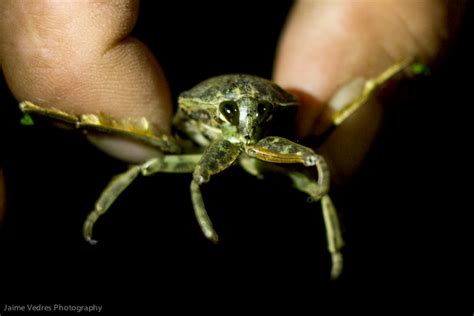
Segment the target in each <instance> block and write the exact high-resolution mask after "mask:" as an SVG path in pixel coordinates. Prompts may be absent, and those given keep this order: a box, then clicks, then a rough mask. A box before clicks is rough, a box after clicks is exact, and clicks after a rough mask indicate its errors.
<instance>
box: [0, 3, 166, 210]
mask: <svg viewBox="0 0 474 316" xmlns="http://www.w3.org/2000/svg"><path fill="white" fill-rule="evenodd" d="M137 8H138V1H136V0H119V1H92V0H91V1H50V0H24V1H15V0H4V1H1V2H0V38H1V42H0V64H1V65H2V70H3V73H4V76H5V78H6V81H7V83H8V85H9V88H10V89H11V91H12V93H13V95H14V96H15V98H16V99H17V100H18V101H22V100H30V101H32V102H34V103H36V104H38V105H41V106H45V107H48V106H54V107H55V108H58V109H61V110H64V111H68V112H71V113H75V114H84V113H97V112H103V113H107V114H108V115H109V116H111V117H114V118H128V117H147V118H148V120H149V121H150V122H151V123H152V124H154V125H155V126H156V127H157V129H158V130H159V131H161V132H165V133H166V132H169V130H170V117H171V114H172V107H171V104H172V102H171V99H170V93H169V89H168V85H167V82H166V79H165V78H164V75H163V73H162V71H161V69H160V66H159V64H158V62H157V61H156V60H155V59H154V57H153V56H152V54H151V53H150V52H149V51H148V49H147V48H146V47H145V46H144V45H143V44H142V43H140V42H139V41H138V40H136V39H134V38H131V37H129V36H128V34H129V32H130V31H131V29H132V28H133V26H134V23H135V19H136V16H137ZM89 138H90V139H91V141H92V142H93V143H95V144H96V145H97V146H99V147H100V148H101V149H102V150H104V151H105V152H107V153H108V154H110V155H112V156H114V157H117V158H120V159H122V160H126V161H130V162H141V161H144V160H146V159H147V158H149V157H150V156H152V155H154V153H155V150H154V149H152V148H149V147H147V146H145V145H139V144H136V143H134V142H130V141H126V140H122V139H119V138H114V137H105V136H97V135H93V136H89ZM3 202H4V184H3V176H2V175H1V173H0V218H1V214H2V210H3V209H4V207H1V206H2V205H3Z"/></svg>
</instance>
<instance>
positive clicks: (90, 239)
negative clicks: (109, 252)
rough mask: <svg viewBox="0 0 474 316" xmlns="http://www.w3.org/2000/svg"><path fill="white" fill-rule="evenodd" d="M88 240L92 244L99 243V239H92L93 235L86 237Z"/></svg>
mask: <svg viewBox="0 0 474 316" xmlns="http://www.w3.org/2000/svg"><path fill="white" fill-rule="evenodd" d="M85 239H86V241H87V242H88V243H89V244H91V245H97V243H98V241H97V240H95V239H92V238H91V237H89V236H87V237H85Z"/></svg>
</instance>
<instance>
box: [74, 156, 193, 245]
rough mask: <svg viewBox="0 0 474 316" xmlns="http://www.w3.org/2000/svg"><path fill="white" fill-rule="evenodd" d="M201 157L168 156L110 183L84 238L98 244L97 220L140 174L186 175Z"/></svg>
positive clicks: (135, 168) (85, 231) (123, 174)
mask: <svg viewBox="0 0 474 316" xmlns="http://www.w3.org/2000/svg"><path fill="white" fill-rule="evenodd" d="M200 157H201V155H200V154H195V155H166V156H163V157H159V158H153V159H150V160H148V161H147V162H145V163H144V164H142V165H136V166H132V167H130V168H129V169H128V170H127V171H125V172H124V173H121V174H119V175H117V176H115V177H114V178H112V180H111V181H110V182H109V184H108V185H107V187H106V188H105V190H104V191H103V192H102V194H101V195H100V197H99V199H98V200H97V202H96V204H95V208H94V210H93V211H92V212H90V213H89V215H88V216H87V219H86V221H85V222H84V228H83V234H84V238H85V239H86V240H87V241H88V242H89V243H91V244H95V243H97V241H95V240H93V239H92V229H93V227H94V224H95V222H96V221H97V219H98V218H99V217H100V216H101V215H103V214H104V213H105V212H107V210H108V209H109V208H110V206H111V205H112V203H113V202H114V201H115V200H116V199H117V198H118V196H119V195H120V194H121V193H122V192H123V191H124V190H125V189H126V188H127V187H128V186H129V185H130V184H131V183H132V182H133V180H135V179H136V177H137V176H138V175H139V174H142V175H143V176H149V175H152V174H154V173H157V172H169V173H186V172H192V171H193V170H194V168H195V167H196V165H197V163H198V161H199V159H200Z"/></svg>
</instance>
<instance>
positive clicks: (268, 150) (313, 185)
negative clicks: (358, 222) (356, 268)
mask: <svg viewBox="0 0 474 316" xmlns="http://www.w3.org/2000/svg"><path fill="white" fill-rule="evenodd" d="M246 151H247V154H248V155H249V156H251V157H255V158H257V159H260V160H262V161H266V162H273V163H302V164H304V165H305V166H316V169H317V171H318V179H317V180H315V179H313V178H312V177H310V176H308V175H306V174H304V173H302V172H298V171H294V170H288V169H286V168H283V167H281V166H275V165H258V162H256V161H255V160H254V161H255V163H254V164H252V162H251V161H245V159H242V160H241V165H242V166H243V167H244V169H246V170H248V171H249V172H250V173H251V174H254V175H258V174H259V171H261V168H262V167H263V166H265V167H263V168H267V169H268V170H269V171H274V172H279V173H282V174H284V175H286V176H288V177H289V178H290V179H291V180H292V182H293V186H294V187H295V188H296V189H298V190H300V191H302V192H305V193H307V194H308V195H309V196H311V198H312V199H313V200H315V201H319V200H320V201H321V207H322V212H323V218H324V225H325V227H326V237H327V243H328V250H329V252H330V253H331V260H332V268H331V278H332V279H336V278H338V277H339V275H340V274H341V272H342V267H343V257H342V253H341V249H342V247H343V245H344V241H343V239H342V233H341V228H340V224H339V220H338V217H337V212H336V209H335V207H334V205H333V204H332V201H331V199H330V198H329V195H328V191H329V183H330V180H329V177H330V175H329V168H328V166H327V164H326V162H325V160H324V158H323V157H322V156H319V155H317V154H316V153H314V151H313V150H311V149H310V148H308V147H305V146H302V145H299V144H296V143H293V142H291V141H289V140H287V139H284V138H280V137H274V136H271V137H266V138H263V139H262V140H260V141H259V142H258V143H257V144H256V145H255V146H249V147H248V148H247V150H246ZM259 166H262V167H259ZM259 168H260V169H259Z"/></svg>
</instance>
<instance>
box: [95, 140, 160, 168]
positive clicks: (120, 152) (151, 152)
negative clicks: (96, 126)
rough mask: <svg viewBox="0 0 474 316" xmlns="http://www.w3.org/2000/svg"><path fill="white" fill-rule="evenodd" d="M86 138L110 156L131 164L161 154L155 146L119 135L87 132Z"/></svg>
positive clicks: (142, 161) (139, 162)
mask: <svg viewBox="0 0 474 316" xmlns="http://www.w3.org/2000/svg"><path fill="white" fill-rule="evenodd" d="M87 138H88V139H89V141H90V142H91V143H92V144H94V145H95V146H96V147H97V148H99V149H100V150H101V151H103V152H105V153H106V154H108V155H110V156H111V157H114V158H116V159H119V160H122V161H125V162H128V163H132V164H142V163H144V162H145V161H147V160H149V159H151V158H154V157H159V156H161V155H162V152H161V151H160V150H159V149H157V148H154V147H152V146H149V145H146V144H142V143H139V142H137V141H133V140H129V139H126V138H123V137H121V136H114V135H109V134H108V135H105V134H97V133H88V134H87Z"/></svg>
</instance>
